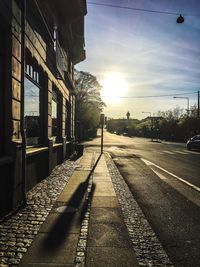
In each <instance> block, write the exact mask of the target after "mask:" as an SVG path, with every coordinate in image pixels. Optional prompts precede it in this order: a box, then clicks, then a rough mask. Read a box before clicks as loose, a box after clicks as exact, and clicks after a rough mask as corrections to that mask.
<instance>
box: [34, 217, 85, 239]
mask: <svg viewBox="0 0 200 267" xmlns="http://www.w3.org/2000/svg"><path fill="white" fill-rule="evenodd" d="M80 226H81V214H80V212H79V213H77V212H74V213H54V212H51V213H50V214H49V215H48V217H47V219H46V220H45V222H44V223H43V224H42V226H41V227H40V230H39V232H40V233H48V232H51V233H62V234H67V233H77V234H78V233H79V231H80Z"/></svg>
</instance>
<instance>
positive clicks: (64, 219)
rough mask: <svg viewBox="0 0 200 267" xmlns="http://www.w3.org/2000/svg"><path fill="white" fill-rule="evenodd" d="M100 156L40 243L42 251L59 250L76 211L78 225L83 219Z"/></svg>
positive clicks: (90, 196)
mask: <svg viewBox="0 0 200 267" xmlns="http://www.w3.org/2000/svg"><path fill="white" fill-rule="evenodd" d="M101 155H102V153H101V154H100V155H99V157H98V159H97V161H96V162H95V164H94V165H93V167H92V169H91V171H90V173H89V174H88V176H87V178H86V180H85V182H82V183H80V184H79V186H78V187H77V189H76V191H75V192H74V193H73V195H72V197H71V198H70V200H69V201H68V203H67V206H66V208H65V209H64V210H63V211H62V213H61V214H60V216H59V217H58V219H57V220H56V221H55V223H54V225H53V226H52V228H51V229H50V232H49V233H48V235H47V237H46V238H45V239H44V241H43V243H42V246H43V249H45V250H56V249H58V248H59V246H61V245H62V243H63V242H64V241H65V240H66V238H67V236H68V235H69V233H70V228H71V225H72V223H73V221H74V217H75V216H76V214H77V213H76V211H79V212H80V215H79V216H80V217H79V223H81V222H82V220H83V219H84V216H85V213H86V212H87V208H88V204H89V201H90V200H91V199H92V197H93V193H94V190H95V185H94V184H93V183H92V184H91V190H90V191H89V190H88V187H89V184H90V178H91V176H92V174H93V172H94V170H95V168H96V166H97V164H98V162H99V160H100V158H101ZM88 191H89V192H88ZM69 208H71V210H72V211H71V212H70V213H69V211H68V209H69Z"/></svg>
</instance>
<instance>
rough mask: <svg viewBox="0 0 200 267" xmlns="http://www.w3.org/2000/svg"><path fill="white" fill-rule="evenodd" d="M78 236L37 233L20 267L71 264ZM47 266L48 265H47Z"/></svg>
mask: <svg viewBox="0 0 200 267" xmlns="http://www.w3.org/2000/svg"><path fill="white" fill-rule="evenodd" d="M78 237H79V235H78V234H67V235H63V234H62V233H61V234H60V235H58V234H43V233H39V234H38V235H37V237H36V238H35V240H34V242H33V243H32V245H31V247H30V248H29V250H28V251H27V253H26V254H25V256H24V257H23V259H22V263H21V264H22V265H21V264H20V265H19V266H27V265H28V264H35V265H36V266H37V264H38V266H40V263H42V264H46V265H47V264H73V262H74V257H75V254H76V247H77V243H78ZM47 266H48V265H47Z"/></svg>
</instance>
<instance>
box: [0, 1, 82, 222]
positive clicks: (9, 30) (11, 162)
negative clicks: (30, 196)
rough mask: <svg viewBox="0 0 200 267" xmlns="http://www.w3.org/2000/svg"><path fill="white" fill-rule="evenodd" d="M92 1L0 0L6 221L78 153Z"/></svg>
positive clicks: (1, 179) (0, 179)
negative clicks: (79, 100) (79, 92)
mask: <svg viewBox="0 0 200 267" xmlns="http://www.w3.org/2000/svg"><path fill="white" fill-rule="evenodd" d="M85 15H86V0H57V1H54V0H49V1H39V0H10V1H8V0H1V1H0V203H1V207H0V218H2V217H4V216H5V215H6V214H8V213H9V212H11V211H12V210H14V209H16V208H17V207H18V206H19V205H21V204H22V202H23V201H24V200H25V197H24V196H25V193H26V192H27V191H28V190H30V189H31V188H32V187H33V186H34V185H35V184H36V183H38V182H39V181H41V180H42V179H44V178H45V177H47V176H48V175H49V174H50V173H51V171H52V169H53V168H54V167H55V166H56V165H57V164H60V163H62V162H63V161H64V160H65V159H66V158H68V157H69V156H70V155H71V154H72V153H73V148H74V143H75V94H74V65H75V64H77V63H79V62H81V61H82V60H84V59H85V50H84V16H85Z"/></svg>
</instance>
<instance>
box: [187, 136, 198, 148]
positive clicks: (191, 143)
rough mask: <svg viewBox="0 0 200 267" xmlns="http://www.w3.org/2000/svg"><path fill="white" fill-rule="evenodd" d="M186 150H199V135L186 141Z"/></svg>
mask: <svg viewBox="0 0 200 267" xmlns="http://www.w3.org/2000/svg"><path fill="white" fill-rule="evenodd" d="M186 146H187V149H188V150H190V149H200V134H198V135H195V136H193V137H191V138H190V139H189V140H188V141H187V144H186Z"/></svg>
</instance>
